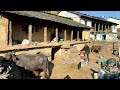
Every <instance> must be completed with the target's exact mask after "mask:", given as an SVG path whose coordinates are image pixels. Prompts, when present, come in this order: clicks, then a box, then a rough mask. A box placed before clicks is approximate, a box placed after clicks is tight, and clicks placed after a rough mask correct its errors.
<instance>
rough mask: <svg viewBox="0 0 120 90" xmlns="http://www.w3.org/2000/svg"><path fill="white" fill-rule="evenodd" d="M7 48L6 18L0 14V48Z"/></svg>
mask: <svg viewBox="0 0 120 90" xmlns="http://www.w3.org/2000/svg"><path fill="white" fill-rule="evenodd" d="M7 46H8V18H7V17H6V16H4V15H2V14H0V48H6V47H7Z"/></svg>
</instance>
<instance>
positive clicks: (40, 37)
mask: <svg viewBox="0 0 120 90" xmlns="http://www.w3.org/2000/svg"><path fill="white" fill-rule="evenodd" d="M22 24H23V22H16V21H14V22H13V24H12V25H13V27H12V29H13V40H20V41H22V40H23V39H28V34H27V33H26V32H25V31H22ZM37 31H38V32H36V31H35V30H34V31H33V33H32V41H37V42H43V41H44V27H43V26H41V25H37ZM52 33H54V28H53V27H47V35H48V36H47V41H50V40H51V35H52Z"/></svg>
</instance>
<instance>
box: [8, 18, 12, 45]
mask: <svg viewBox="0 0 120 90" xmlns="http://www.w3.org/2000/svg"><path fill="white" fill-rule="evenodd" d="M8 32H9V46H12V21H11V20H9V31H8Z"/></svg>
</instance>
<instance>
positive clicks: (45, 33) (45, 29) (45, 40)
mask: <svg viewBox="0 0 120 90" xmlns="http://www.w3.org/2000/svg"><path fill="white" fill-rule="evenodd" d="M44 42H47V27H44Z"/></svg>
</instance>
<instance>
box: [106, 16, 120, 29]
mask: <svg viewBox="0 0 120 90" xmlns="http://www.w3.org/2000/svg"><path fill="white" fill-rule="evenodd" d="M107 20H108V21H110V22H113V23H117V24H119V25H117V28H120V20H117V19H114V18H108V19H107Z"/></svg>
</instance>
